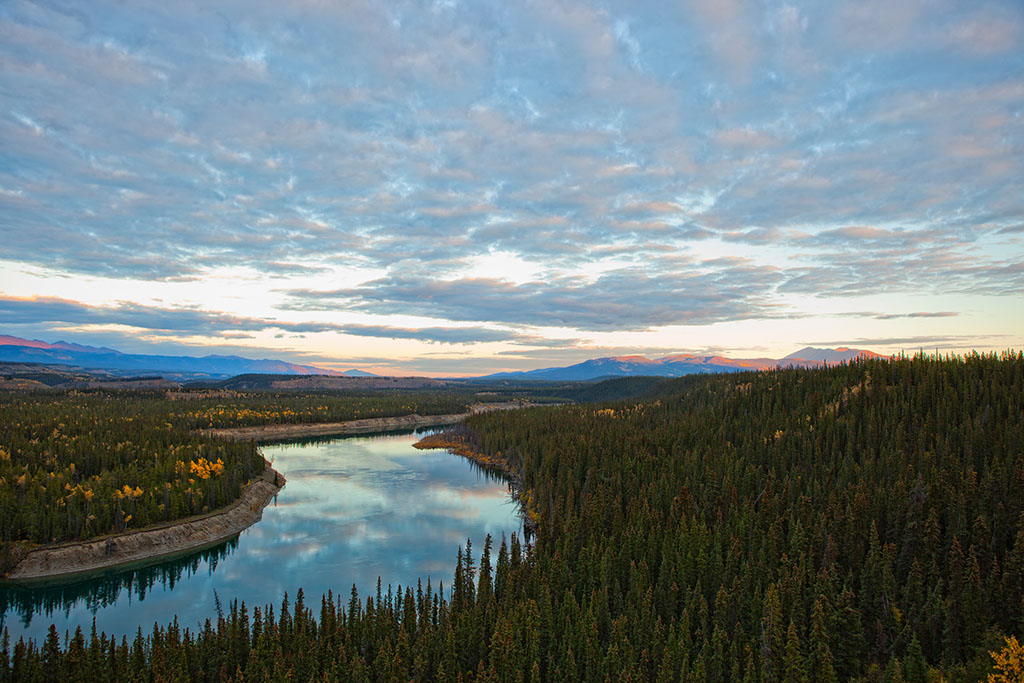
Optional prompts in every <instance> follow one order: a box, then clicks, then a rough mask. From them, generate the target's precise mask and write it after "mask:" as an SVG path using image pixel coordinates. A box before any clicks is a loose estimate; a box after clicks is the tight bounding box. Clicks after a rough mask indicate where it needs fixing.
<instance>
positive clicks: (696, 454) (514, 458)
mask: <svg viewBox="0 0 1024 683" xmlns="http://www.w3.org/2000/svg"><path fill="white" fill-rule="evenodd" d="M657 394H658V398H657V399H651V400H647V401H642V402H638V401H636V400H631V401H626V402H620V403H609V404H601V405H576V406H566V407H560V408H539V409H532V410H527V411H508V412H501V413H491V414H484V415H479V416H476V417H474V418H472V419H471V420H470V421H469V422H468V424H467V426H468V430H465V431H464V432H463V437H462V438H464V439H465V440H466V442H467V443H466V446H467V447H470V448H474V449H476V450H478V451H479V452H482V453H484V454H487V455H488V456H489V457H495V458H501V459H503V460H504V462H505V463H506V464H507V466H508V467H509V468H510V469H511V470H512V471H513V472H514V473H515V474H516V475H517V476H518V478H520V479H521V480H522V485H523V487H524V498H525V500H526V501H527V505H528V507H529V511H530V513H531V514H532V515H535V516H536V517H537V518H538V519H539V522H540V524H539V530H538V533H537V536H536V539H535V543H534V544H532V545H526V546H523V545H521V543H520V540H519V539H517V538H515V537H513V538H511V539H508V540H507V542H506V540H504V539H503V540H501V541H500V542H496V543H492V541H491V539H486V540H484V539H474V540H475V542H476V543H475V545H472V546H471V545H470V543H469V542H467V545H466V546H465V547H464V548H463V549H460V551H459V553H458V556H457V558H456V570H455V577H454V581H453V585H452V586H451V587H450V588H449V587H445V590H444V592H443V593H442V592H441V591H439V590H438V587H432V586H429V585H428V586H422V585H421V586H417V587H415V588H413V587H406V588H398V589H397V590H395V591H392V590H391V589H390V588H389V589H387V590H386V591H384V592H383V593H382V592H380V591H378V594H377V595H375V596H368V597H362V598H361V597H359V596H356V595H354V594H353V595H352V596H351V597H349V596H347V595H344V596H342V595H337V596H335V595H329V596H324V597H323V599H321V598H320V596H316V598H315V600H311V601H310V603H311V604H310V605H307V604H306V602H305V596H303V595H301V594H299V595H297V596H293V600H292V601H289V599H288V598H287V597H285V598H284V600H283V601H282V603H281V605H280V606H279V607H277V608H276V609H275V607H270V606H255V605H253V606H246V605H237V604H234V605H231V606H230V608H228V609H226V610H225V611H224V612H223V613H222V614H220V615H218V616H217V617H216V618H213V619H211V621H210V622H209V623H208V624H207V627H206V628H205V629H204V630H203V631H201V632H199V633H190V632H188V631H184V630H182V629H181V628H180V627H178V626H177V625H176V624H171V625H158V626H156V627H154V630H153V631H152V632H151V633H150V634H148V635H144V634H142V633H141V632H140V633H139V635H138V636H137V637H136V639H135V641H134V643H129V642H127V641H121V642H117V641H114V640H112V639H109V638H106V637H104V636H102V635H100V636H97V635H96V634H92V637H91V638H89V637H87V636H85V635H84V634H82V633H76V634H72V636H71V638H70V640H68V641H67V642H64V640H63V638H62V637H61V636H60V634H57V632H56V631H55V630H52V631H51V633H50V637H49V638H48V639H46V641H45V642H44V643H40V644H34V643H32V644H25V643H21V642H19V643H17V644H8V643H6V642H5V643H4V647H3V651H2V654H0V680H5V679H14V680H52V679H54V678H57V677H64V678H67V679H68V680H76V679H86V680H95V679H102V678H107V679H111V680H121V679H124V680H171V679H178V678H184V679H197V680H210V681H220V680H239V681H241V680H250V681H252V680H284V679H286V678H292V679H295V680H301V681H305V680H311V679H315V680H323V679H326V680H382V681H407V680H423V681H455V680H459V679H461V680H464V681H469V680H476V681H485V680H500V681H516V680H521V681H544V680H568V681H575V680H584V681H605V680H612V681H618V680H633V681H644V680H655V681H686V682H690V681H693V682H703V681H763V682H769V681H840V680H865V681H879V682H881V681H885V682H886V683H888V682H895V681H906V682H908V683H923V682H924V681H938V680H948V681H973V680H984V679H985V676H986V675H987V674H988V672H990V671H991V665H992V661H993V660H992V658H991V656H990V655H989V651H991V650H999V649H1000V648H1001V647H1002V646H1003V643H1004V639H1003V636H1004V635H1010V634H1016V635H1017V636H1018V637H1019V636H1020V635H1021V634H1022V632H1024V496H1021V491H1024V356H1022V355H1020V354H1009V353H1008V354H1003V355H1002V356H1001V357H998V358H997V357H995V356H976V355H975V356H969V357H966V358H962V359H961V358H955V359H945V360H936V359H927V358H915V359H896V360H891V361H889V360H866V361H860V362H855V363H852V364H849V365H841V366H838V367H832V368H828V369H825V370H800V369H787V370H776V371H769V372H763V373H756V374H754V373H743V374H736V375H724V376H723V375H720V376H701V377H691V378H684V379H680V380H673V381H671V382H668V383H665V384H659V385H658V386H657ZM495 546H497V548H495ZM340 578H341V577H340ZM338 588H339V593H344V592H345V591H344V587H343V586H339V587H338Z"/></svg>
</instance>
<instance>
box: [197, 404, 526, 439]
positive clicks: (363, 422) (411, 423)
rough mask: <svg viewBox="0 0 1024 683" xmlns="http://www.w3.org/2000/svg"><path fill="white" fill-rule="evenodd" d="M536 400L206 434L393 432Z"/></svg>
mask: <svg viewBox="0 0 1024 683" xmlns="http://www.w3.org/2000/svg"><path fill="white" fill-rule="evenodd" d="M533 405H536V404H533V403H529V402H522V401H515V402H506V403H478V404H475V405H472V406H470V407H469V412H466V413H450V414H447V415H419V414H416V413H413V414H411V415H400V416H397V417H371V418H363V419H358V420H343V421H341V422H302V423H292V424H266V425H256V426H251V427H221V428H216V429H204V430H201V431H200V433H201V434H203V435H204V436H214V437H217V438H221V439H229V440H232V441H249V440H252V441H256V442H257V443H263V442H268V441H285V440H290V439H299V438H303V437H309V436H335V435H338V436H340V435H344V434H372V433H375V432H391V431H397V430H400V429H415V428H417V427H440V426H444V425H453V424H457V423H459V422H462V421H463V420H465V419H466V418H467V417H470V416H472V415H478V414H480V413H489V412H493V411H496V410H513V409H516V408H529V407H531V406H533Z"/></svg>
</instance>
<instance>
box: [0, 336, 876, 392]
mask: <svg viewBox="0 0 1024 683" xmlns="http://www.w3.org/2000/svg"><path fill="white" fill-rule="evenodd" d="M859 356H869V357H878V354H876V353H872V352H871V351H865V350H862V349H850V348H845V347H841V348H837V349H817V348H813V347H810V346H808V347H805V348H803V349H800V350H799V351H796V352H794V353H791V354H789V355H788V356H786V357H785V358H780V359H773V358H726V357H725V356H697V355H692V354H676V355H672V356H665V357H663V358H654V359H651V358H646V357H644V356H614V357H609V358H593V359H590V360H587V361H583V362H582V363H577V364H575V365H570V366H566V367H554V368H539V369H537V370H529V371H525V372H500V373H496V374H492V375H486V376H484V377H478V378H476V379H481V380H504V379H508V380H543V381H557V382H564V381H587V380H595V379H601V378H609V377H641V376H654V377H681V376H683V375H693V374H700V373H712V372H740V371H743V370H768V369H771V368H779V367H803V368H813V367H820V366H822V365H824V364H826V363H829V364H831V363H839V362H842V361H848V360H852V359H854V358H857V357H859ZM0 362H8V363H39V364H44V365H66V366H76V367H79V368H89V369H103V370H108V371H111V372H114V373H116V374H124V373H132V374H158V375H161V376H163V377H165V378H168V379H174V380H179V381H182V380H194V379H226V378H229V377H235V376H237V375H328V376H335V377H376V376H377V375H374V374H372V373H369V372H364V371H362V370H355V369H353V370H346V371H344V372H341V371H338V370H329V369H326V368H319V367H316V366H313V365H299V364H296V363H289V362H287V361H283V360H275V359H268V358H262V359H251V358H244V357H242V356H218V355H209V356H202V357H195V356H158V355H148V354H130V353H122V352H120V351H118V350H116V349H111V348H108V347H105V346H84V345H82V344H74V343H69V342H65V341H58V342H53V343H49V342H44V341H39V340H38V339H22V338H20V337H11V336H5V335H0Z"/></svg>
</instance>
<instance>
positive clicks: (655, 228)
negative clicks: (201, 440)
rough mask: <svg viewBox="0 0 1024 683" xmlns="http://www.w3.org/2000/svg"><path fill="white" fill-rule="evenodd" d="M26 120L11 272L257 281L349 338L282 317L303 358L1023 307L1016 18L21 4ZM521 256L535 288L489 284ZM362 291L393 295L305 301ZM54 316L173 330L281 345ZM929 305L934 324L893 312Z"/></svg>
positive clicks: (1021, 102) (414, 5)
mask: <svg viewBox="0 0 1024 683" xmlns="http://www.w3.org/2000/svg"><path fill="white" fill-rule="evenodd" d="M0 93H3V97H2V98H0V231H2V236H3V240H4V243H3V258H5V259H8V260H9V261H11V262H17V263H22V264H31V265H33V266H37V267H44V268H48V269H53V270H55V271H58V272H62V273H66V274H68V275H69V276H70V279H72V280H73V279H74V278H76V277H87V276H102V277H107V278H113V279H134V280H147V281H153V280H161V281H165V282H168V283H173V282H186V281H189V280H199V281H202V280H204V278H206V277H207V276H208V275H209V273H210V272H211V271H213V270H215V269H218V268H245V269H251V270H253V271H255V272H258V273H260V275H261V277H262V278H264V281H265V282H267V283H271V284H267V285H266V286H265V288H264V291H266V292H269V291H271V290H274V289H276V290H278V292H279V296H275V297H268V298H269V299H273V300H274V302H275V303H276V305H277V306H278V308H277V310H278V311H280V313H281V316H282V317H283V318H289V317H294V314H297V313H308V312H311V311H313V312H317V314H318V315H321V314H322V315H321V317H322V318H323V319H324V320H325V321H329V322H324V323H322V324H319V323H317V324H312V323H311V324H308V325H307V324H305V323H303V324H300V323H293V324H292V325H293V326H292V327H289V326H288V324H287V323H279V322H275V323H274V324H273V326H274V327H278V328H281V329H282V330H283V331H286V332H292V333H302V332H303V331H305V330H306V328H305V327H302V325H306V327H309V325H312V326H313V327H316V326H317V325H320V326H319V327H317V329H316V331H325V330H333V331H341V332H343V333H345V334H350V335H359V336H369V337H388V338H396V339H417V340H425V341H431V342H442V343H487V342H495V341H505V342H510V343H523V342H524V341H528V340H529V339H531V338H532V339H533V340H534V341H536V342H537V343H539V344H542V343H543V340H542V339H541V338H540V337H538V336H537V334H536V333H535V332H531V331H524V332H522V333H517V332H510V331H508V330H505V331H502V330H496V329H494V327H493V325H498V326H501V325H505V326H509V325H511V326H528V327H557V328H571V329H575V330H578V331H583V332H585V331H603V332H609V331H636V330H648V329H655V328H658V327H661V326H666V325H708V324H713V323H719V322H728V321H743V320H761V319H770V318H776V317H780V316H790V317H793V316H800V315H803V314H804V313H805V311H802V310H800V308H799V307H795V306H794V304H793V303H792V302H793V300H794V299H793V298H794V297H797V298H800V297H803V298H808V297H811V298H820V299H824V300H830V301H831V300H841V299H844V298H851V297H864V296H875V295H882V294H887V293H892V292H894V291H898V292H901V293H903V294H909V295H916V296H923V295H936V296H983V297H1002V298H1006V297H1011V298H1013V297H1017V298H1019V297H1020V292H1021V291H1024V268H1022V265H1021V264H1022V263H1024V233H1022V232H1021V225H1022V219H1024V193H1022V192H1021V183H1020V178H1024V9H1022V7H1021V5H1020V4H1019V3H1017V2H1012V1H1009V0H1006V1H1002V2H998V1H997V2H992V3H984V4H962V3H960V4H957V3H951V2H940V3H939V6H936V5H935V4H934V3H925V2H924V1H923V0H908V1H906V2H899V3H891V2H883V1H882V0H869V1H868V2H862V1H857V2H854V1H853V0H850V1H849V2H840V3H828V4H826V5H820V4H801V3H789V2H780V1H777V0H770V1H769V2H764V3H745V2H738V1H729V2H723V1H721V0H689V1H688V2H683V3H677V4H676V5H673V6H666V5H665V4H664V3H654V2H650V3H648V2H640V3H637V2H630V3H625V2H622V3H618V2H616V3H611V4H607V5H602V6H601V7H598V6H596V5H594V4H592V3H586V2H575V1H572V0H564V1H562V0H559V1H556V2H523V3H511V4H510V3H491V2H480V3H464V2H459V1H457V0H451V1H448V2H440V1H439V2H432V3H420V2H402V1H399V2H383V1H375V0H353V1H352V2H345V3H321V2H313V1H305V0H303V1H299V2H290V3H278V2H263V1H257V2H249V1H246V2H242V1H241V0H219V1H218V2H213V3H208V2H201V3H200V2H180V3H173V5H167V4H166V3H158V2H152V1H148V0H142V1H140V2H133V3H130V4H128V5H124V4H123V3H113V2H103V1H97V2H90V3H78V2H63V1H60V0H47V1H43V2H27V1H25V0H12V1H10V2H5V3H3V4H2V6H0ZM495 254H504V255H508V256H509V258H511V259H514V260H515V261H516V262H517V263H520V264H525V266H524V267H525V268H527V269H528V270H529V271H530V272H528V273H526V274H525V275H521V276H518V277H517V276H516V274H515V273H513V272H512V271H511V270H501V269H497V270H495V271H494V272H487V271H486V269H485V270H484V271H483V272H481V268H480V267H479V264H480V263H481V262H484V263H486V262H488V261H487V259H489V258H493V257H494V255H495ZM481 259H482V260H483V261H481ZM339 268H346V269H351V270H354V271H355V272H365V273H366V276H365V277H364V278H362V279H361V281H360V282H359V283H357V284H351V283H348V282H346V283H345V284H337V285H333V286H332V285H330V284H327V285H324V284H323V283H321V284H320V285H318V286H310V285H309V284H308V282H307V281H306V280H305V279H304V278H310V277H314V276H321V277H325V278H328V279H329V278H330V276H331V273H334V272H336V271H337V270H338V269H339ZM274 283H276V284H274ZM0 290H5V291H7V293H8V294H10V293H12V292H11V290H10V288H9V287H7V286H5V285H4V283H3V282H2V281H0ZM21 294H22V295H24V294H26V293H21ZM66 296H67V297H68V298H69V299H73V298H74V296H73V292H72V291H71V290H69V291H68V293H67V295H66ZM40 306H41V304H39V302H37V304H36V307H35V308H34V309H32V310H35V311H36V312H37V313H38V315H41V316H44V317H45V316H49V318H46V319H51V318H52V319H54V320H56V319H57V318H59V319H60V321H63V322H65V323H70V322H73V321H82V320H90V321H95V320H98V319H100V318H103V319H104V320H106V322H108V323H110V322H115V321H124V322H123V323H122V324H128V325H132V324H135V323H133V322H132V321H136V322H139V321H141V323H140V324H143V325H144V326H149V327H150V328H152V327H153V326H159V325H164V326H165V327H163V328H161V329H165V330H168V331H170V332H184V331H186V330H192V329H196V328H198V327H202V326H206V329H216V330H218V331H219V333H220V334H223V335H226V334H235V335H241V334H246V333H248V332H250V331H251V330H252V328H253V326H256V327H259V326H260V325H262V326H263V327H260V328H259V329H267V328H268V325H269V323H268V320H269V316H268V317H267V319H259V320H255V321H248V320H246V319H245V318H246V316H238V315H233V314H230V313H222V312H211V311H203V310H192V311H189V310H185V309H183V308H182V307H181V306H180V305H176V306H168V307H167V309H168V310H167V311H164V312H162V313H158V312H155V311H154V310H145V311H140V310H136V309H133V308H132V305H128V304H124V305H117V306H112V307H108V308H107V309H102V310H99V309H94V310H91V311H89V310H84V309H80V308H76V307H75V306H74V305H73V304H71V303H69V304H61V303H60V302H56V301H53V302H48V303H46V306H47V308H46V312H45V313H43V312H41V310H42V309H40ZM61 306H64V308H61ZM936 307H937V308H944V309H948V308H950V306H948V305H947V306H943V304H942V303H938V304H937V305H936ZM170 309H174V310H170ZM4 310H5V312H4V315H10V316H21V317H17V318H15V317H11V318H8V319H7V320H8V321H9V322H10V321H14V320H15V319H17V320H19V321H28V320H29V318H30V316H31V314H30V313H28V312H26V311H28V310H29V309H28V308H25V307H21V308H18V309H17V310H14V309H10V310H6V309H4ZM903 310H920V305H919V304H917V305H913V306H911V305H910V304H908V306H907V307H906V308H904V309H901V310H899V311H888V312H886V313H883V314H880V315H890V316H892V317H893V318H895V317H896V316H904V315H906V314H905V313H904V312H903ZM346 312H347V313H351V312H359V313H361V314H366V313H371V314H375V315H379V316H392V315H420V316H427V317H430V318H433V319H435V320H437V324H436V325H428V326H426V327H424V328H419V327H415V328H414V327H410V326H409V325H407V324H398V323H396V324H390V323H388V324H381V325H373V324H368V323H361V324H360V325H355V324H353V323H342V322H338V320H339V319H338V318H336V317H332V316H334V315H335V314H339V313H346ZM949 312H952V311H949ZM26 316H27V317H26ZM159 316H163V318H162V322H161V321H158V320H156V318H158V317H159ZM142 318H145V320H142ZM908 319H909V318H908ZM37 320H39V321H42V320H43V318H37ZM382 320H384V319H382ZM446 321H458V322H459V323H465V324H469V325H472V326H471V327H461V326H460V325H459V324H448V323H447V322H446ZM25 324H28V322H26V323H25Z"/></svg>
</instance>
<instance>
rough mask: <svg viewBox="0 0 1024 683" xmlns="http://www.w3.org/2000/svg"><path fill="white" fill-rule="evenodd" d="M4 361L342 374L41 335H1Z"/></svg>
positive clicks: (225, 373) (223, 373)
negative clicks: (134, 350) (133, 350)
mask: <svg viewBox="0 0 1024 683" xmlns="http://www.w3.org/2000/svg"><path fill="white" fill-rule="evenodd" d="M0 361H8V362H25V363H43V364H46V363H55V364H62V365H75V366H79V367H82V368H93V369H97V368H102V369H106V370H119V371H124V370H130V371H138V372H146V373H153V374H160V373H165V374H179V375H180V374H182V373H184V374H186V375H200V376H204V377H214V376H219V377H231V376H234V375H241V374H246V373H252V374H278V375H340V374H342V373H340V372H338V371H337V370H326V369H324V368H318V367H315V366H312V365H299V364H297V363H290V362H288V361H283V360H276V359H272V358H260V359H252V358H245V357H243V356H236V355H231V356H225V355H217V354H209V355H206V356H202V357H196V356H161V355H151V354H132V353H122V352H120V351H117V350H115V349H109V348H106V347H96V346H83V345H81V344H73V343H70V342H65V341H58V342H54V343H52V344H51V343H49V342H44V341H40V340H38V339H22V338H20V337H12V336H10V335H0Z"/></svg>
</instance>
